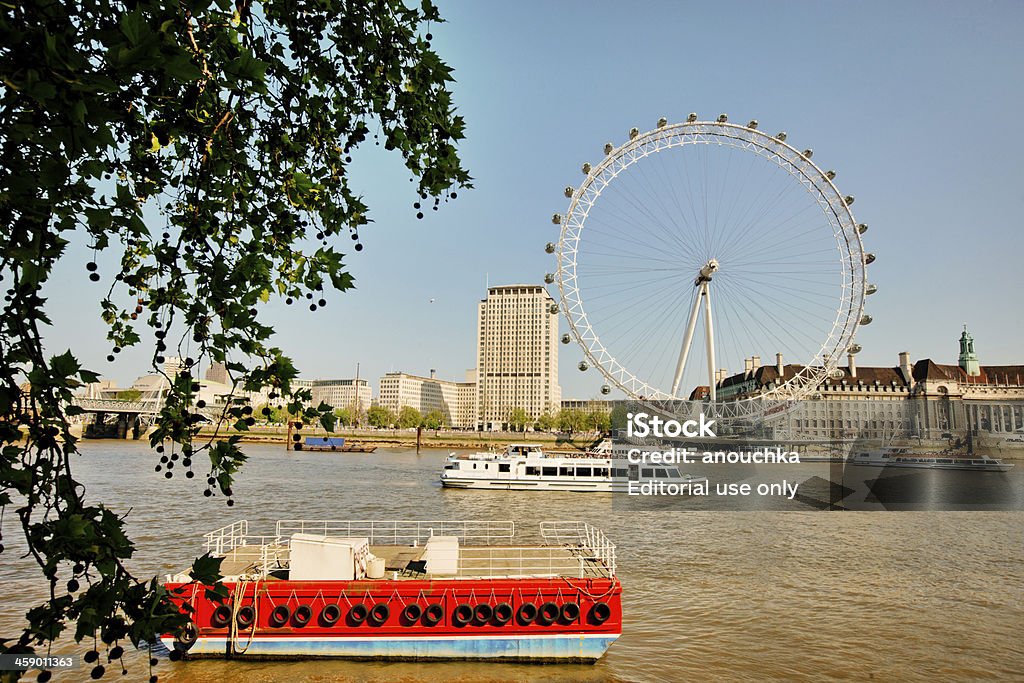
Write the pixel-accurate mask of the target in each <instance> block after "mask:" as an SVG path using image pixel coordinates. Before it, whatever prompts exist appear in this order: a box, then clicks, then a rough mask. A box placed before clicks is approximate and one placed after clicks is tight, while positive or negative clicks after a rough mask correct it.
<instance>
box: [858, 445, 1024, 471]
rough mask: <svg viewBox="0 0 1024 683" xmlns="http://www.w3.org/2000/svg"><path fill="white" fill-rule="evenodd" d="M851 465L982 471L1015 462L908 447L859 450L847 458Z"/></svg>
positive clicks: (1006, 468)
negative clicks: (922, 450) (931, 451)
mask: <svg viewBox="0 0 1024 683" xmlns="http://www.w3.org/2000/svg"><path fill="white" fill-rule="evenodd" d="M846 462H847V464H849V465H860V466H864V467H916V468H924V469H933V470H975V471H980V472H1006V471H1008V470H1009V469H1010V468H1011V467H1013V464H1011V463H1004V462H1003V461H1002V460H997V459H996V458H990V457H988V456H987V455H981V456H952V455H948V454H944V453H925V454H920V455H915V454H913V453H911V452H910V451H909V450H908V449H906V448H886V449H882V450H872V451H859V452H857V453H852V454H851V455H850V457H849V458H848V459H847V461H846Z"/></svg>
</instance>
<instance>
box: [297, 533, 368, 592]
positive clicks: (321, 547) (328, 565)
mask: <svg viewBox="0 0 1024 683" xmlns="http://www.w3.org/2000/svg"><path fill="white" fill-rule="evenodd" d="M290 545H291V552H290V560H289V565H290V571H289V574H288V578H289V579H291V580H292V581H351V580H353V579H362V578H364V577H365V576H366V561H367V558H368V557H369V555H370V540H369V539H368V538H339V537H334V536H318V535H316V534H292V537H291V543H290Z"/></svg>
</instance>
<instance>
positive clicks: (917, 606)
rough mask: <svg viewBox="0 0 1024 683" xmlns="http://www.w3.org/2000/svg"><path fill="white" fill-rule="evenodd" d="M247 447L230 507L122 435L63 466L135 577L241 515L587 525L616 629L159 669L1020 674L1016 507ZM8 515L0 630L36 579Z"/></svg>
mask: <svg viewBox="0 0 1024 683" xmlns="http://www.w3.org/2000/svg"><path fill="white" fill-rule="evenodd" d="M245 450H246V453H247V454H249V456H250V458H251V459H250V461H249V462H248V463H247V464H246V467H245V469H244V471H243V473H242V475H241V477H240V479H239V483H238V485H237V486H236V487H235V497H236V505H235V506H234V507H233V508H228V507H226V506H225V504H224V499H223V498H213V499H209V498H204V497H203V496H202V495H201V488H200V486H201V485H200V484H198V483H196V482H199V481H201V480H204V477H202V474H201V473H198V476H197V478H196V479H194V480H192V481H191V482H188V481H187V480H185V479H184V478H179V477H175V478H174V479H173V480H170V481H168V480H166V479H164V477H163V475H162V474H158V473H156V472H154V471H153V465H154V464H156V460H157V457H156V455H155V454H153V453H152V452H151V451H149V449H148V448H147V447H146V446H145V445H144V444H140V443H137V442H112V441H104V442H87V443H85V444H83V446H82V451H83V453H82V456H81V458H80V459H79V462H78V463H76V473H77V474H78V475H79V477H80V479H81V480H83V481H84V482H86V484H87V486H88V493H89V496H90V497H91V498H92V499H93V500H102V501H104V502H105V503H107V504H108V505H109V506H110V507H112V508H113V509H115V510H116V511H117V512H119V513H122V514H123V513H125V512H128V511H129V510H130V514H129V515H128V520H129V531H130V534H131V537H132V538H133V539H134V540H135V542H136V544H137V547H138V551H137V553H136V557H135V558H134V560H133V563H134V565H133V566H134V568H135V569H136V570H137V571H138V573H139V574H140V575H142V574H146V575H152V574H164V573H168V572H172V571H179V570H181V569H183V568H185V567H187V566H188V565H189V564H190V563H191V560H192V559H193V558H195V557H196V556H198V555H200V554H202V552H203V550H202V540H203V539H202V535H203V533H205V532H207V531H210V530H212V529H214V528H217V527H220V526H222V525H224V524H227V523H229V522H232V521H235V520H238V519H248V520H249V527H250V533H257V534H259V533H272V532H273V523H274V522H275V521H276V520H277V519H381V520H394V519H420V520H429V519H453V520H457V519H512V520H515V522H516V525H517V529H521V530H522V531H523V532H530V531H532V530H533V529H535V528H536V526H537V524H538V523H539V522H540V521H544V520H575V519H579V520H583V521H588V522H590V523H592V524H594V525H596V526H598V527H601V528H603V529H604V530H605V532H606V533H607V535H608V536H609V538H610V539H611V540H612V541H613V542H615V543H616V544H617V545H618V563H619V576H620V578H621V580H622V584H623V609H624V619H625V627H624V633H623V635H622V638H620V639H619V640H618V641H617V642H616V643H615V644H613V645H612V647H611V650H610V651H609V652H608V654H607V655H606V656H605V657H604V658H603V659H602V660H601V661H600V662H598V663H597V664H596V665H586V666H584V665H544V666H540V665H512V664H496V663H472V662H438V663H405V662H396V663H387V662H346V661H333V660H332V661H326V660H318V661H305V662H253V663H248V662H238V661H233V662H226V661H206V660H204V661H192V662H177V663H173V662H168V661H167V660H166V659H162V660H161V661H160V664H158V666H156V667H155V669H154V673H158V674H159V675H160V680H161V681H175V682H178V683H199V682H202V681H221V682H223V683H242V682H245V683H257V682H272V681H300V682H301V681H308V682H318V683H320V682H329V681H354V682H364V681H365V682H369V681H400V682H409V683H412V682H416V681H465V682H471V681H472V682H477V681H479V682H484V681H486V682H495V683H497V682H501V681H595V682H597V681H682V680H740V681H742V680H751V681H754V680H756V681H764V680H807V681H810V680H813V681H818V680H852V681H862V680H878V681H894V680H898V681H911V680H920V681H925V680H927V681H934V680H965V681H967V680H1024V513H1020V512H816V511H792V512H789V511H759V512H712V511H692V512H682V511H678V510H673V509H671V508H666V509H664V510H661V511H650V510H648V511H629V510H624V509H622V507H623V506H621V505H613V503H612V500H611V496H610V495H607V494H578V493H577V494H574V493H562V492H497V491H458V490H446V489H442V488H441V487H440V485H439V484H438V483H437V477H438V474H439V472H440V469H441V465H442V461H443V459H444V456H445V453H444V452H440V451H424V453H423V454H422V455H417V454H416V453H415V452H412V451H408V450H402V449H380V450H378V451H377V452H376V453H372V454H361V453H352V454H329V453H288V452H286V451H285V450H284V447H283V446H263V445H251V446H246V448H245ZM197 461H198V459H197ZM1016 470H1024V466H1020V465H1019V466H1018V467H1016V468H1014V471H1011V473H1008V475H1007V476H1012V477H1024V471H1021V472H1017V471H1016ZM941 474H943V475H944V474H947V473H941ZM948 474H954V473H948ZM969 474H974V473H969ZM961 476H962V475H961ZM1014 481H1017V483H1018V484H1019V483H1020V480H1019V479H1015V480H1014ZM12 521H13V515H8V516H7V517H6V518H5V521H4V528H3V532H4V543H5V545H6V546H7V550H6V551H5V552H4V553H3V555H2V556H0V558H2V562H3V577H2V579H0V637H11V636H13V635H16V634H17V633H18V632H19V628H20V624H21V618H22V615H23V613H24V611H25V609H26V608H27V607H29V606H30V605H32V604H34V603H36V602H38V601H39V599H40V598H41V597H42V595H43V594H44V593H43V591H44V590H45V585H44V583H43V582H41V581H40V575H39V573H38V569H37V568H36V567H35V565H34V564H32V563H31V562H30V561H29V560H27V559H24V558H23V557H22V556H21V552H22V551H23V550H24V546H23V544H19V542H18V533H17V532H18V530H17V529H16V528H15V525H14V524H12ZM84 649H85V648H76V646H75V645H74V644H73V643H61V644H59V645H58V646H56V647H55V652H65V653H69V652H82V651H84ZM129 649H131V648H130V646H129ZM104 659H105V657H104ZM125 661H126V663H127V666H128V673H127V674H126V675H124V676H121V675H120V672H119V671H117V670H116V666H110V667H108V669H113V670H108V672H107V675H106V676H105V677H104V679H103V680H127V681H137V680H138V681H144V680H146V679H147V678H148V676H149V672H148V667H147V664H146V654H145V653H141V652H135V651H132V652H130V653H129V654H128V655H127V656H126V658H125ZM23 680H35V674H34V673H30V674H29V675H27V676H26V677H25V678H24V679H23ZM54 680H56V681H85V680H89V667H88V666H86V665H83V668H81V669H80V670H74V671H65V672H60V673H58V674H57V675H55V677H54Z"/></svg>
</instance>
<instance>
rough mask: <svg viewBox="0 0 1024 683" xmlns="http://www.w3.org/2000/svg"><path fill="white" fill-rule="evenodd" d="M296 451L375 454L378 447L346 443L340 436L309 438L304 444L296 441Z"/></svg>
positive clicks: (294, 448)
mask: <svg viewBox="0 0 1024 683" xmlns="http://www.w3.org/2000/svg"><path fill="white" fill-rule="evenodd" d="M292 450H296V451H341V452H342V453H373V452H374V451H375V450H377V447H376V446H372V445H366V444H361V443H356V442H354V441H346V440H345V438H344V437H340V436H307V437H306V439H305V440H304V441H302V442H299V441H296V442H295V445H294V446H293V447H292Z"/></svg>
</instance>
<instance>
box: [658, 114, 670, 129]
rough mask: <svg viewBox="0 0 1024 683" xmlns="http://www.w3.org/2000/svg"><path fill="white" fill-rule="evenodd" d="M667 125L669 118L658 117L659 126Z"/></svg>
mask: <svg viewBox="0 0 1024 683" xmlns="http://www.w3.org/2000/svg"><path fill="white" fill-rule="evenodd" d="M667 125H668V119H666V118H665V117H664V116H662V117H661V118H660V119H658V128H664V127H665V126H667Z"/></svg>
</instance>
